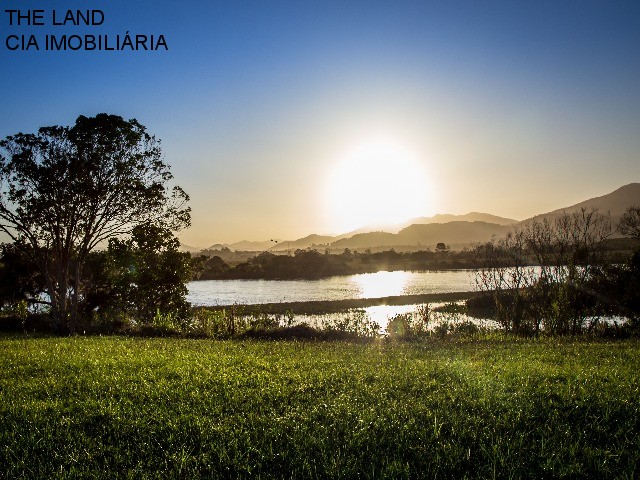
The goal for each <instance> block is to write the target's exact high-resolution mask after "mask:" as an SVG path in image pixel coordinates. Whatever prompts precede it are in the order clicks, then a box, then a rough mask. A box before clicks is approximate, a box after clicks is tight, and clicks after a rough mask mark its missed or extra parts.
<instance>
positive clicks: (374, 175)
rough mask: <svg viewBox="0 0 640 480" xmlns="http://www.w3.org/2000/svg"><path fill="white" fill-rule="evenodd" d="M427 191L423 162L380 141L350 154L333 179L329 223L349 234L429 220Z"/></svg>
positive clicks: (395, 146) (330, 193)
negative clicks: (362, 229) (372, 226)
mask: <svg viewBox="0 0 640 480" xmlns="http://www.w3.org/2000/svg"><path fill="white" fill-rule="evenodd" d="M428 193H429V186H428V182H427V176H426V174H425V172H424V169H423V168H422V166H421V165H420V163H419V161H418V160H417V159H416V158H415V157H414V156H413V155H412V154H411V153H410V152H409V151H407V150H405V149H403V148H401V147H398V146H397V145H395V144H393V143H391V142H386V141H377V142H372V143H367V144H365V145H361V146H359V147H357V148H354V149H353V150H351V151H350V152H348V153H347V154H346V155H345V156H344V157H343V158H342V159H341V160H340V161H339V162H338V163H337V164H336V166H335V167H334V168H333V171H332V172H331V173H330V175H329V182H328V188H327V193H326V200H327V207H328V214H329V219H330V222H331V224H332V225H334V228H335V229H336V230H337V231H340V232H341V233H346V232H348V231H350V230H354V229H356V228H359V227H363V226H370V225H374V226H383V225H393V224H397V223H401V222H403V221H405V220H408V219H410V218H413V217H418V216H422V215H425V214H426V213H427V210H428V207H429V206H428V205H427V203H428V198H429V195H428Z"/></svg>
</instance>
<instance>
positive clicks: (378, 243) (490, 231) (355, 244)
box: [227, 183, 640, 251]
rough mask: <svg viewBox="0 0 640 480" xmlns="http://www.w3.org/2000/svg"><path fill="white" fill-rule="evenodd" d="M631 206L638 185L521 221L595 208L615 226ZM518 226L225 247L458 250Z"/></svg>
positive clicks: (507, 223)
mask: <svg viewBox="0 0 640 480" xmlns="http://www.w3.org/2000/svg"><path fill="white" fill-rule="evenodd" d="M631 205H640V183H630V184H629V185H625V186H623V187H620V188H618V189H617V190H615V191H613V192H611V193H608V194H606V195H602V196H600V197H595V198H591V199H589V200H585V201H583V202H580V203H577V204H575V205H571V206H568V207H564V208H559V209H557V210H553V211H551V212H548V213H543V214H540V215H536V216H535V217H532V218H529V219H526V220H523V222H527V221H531V220H532V219H539V220H540V219H542V218H550V219H553V218H555V217H557V216H558V215H560V214H562V213H563V212H568V213H571V212H575V211H579V210H580V209H581V208H586V209H591V208H597V209H598V210H600V211H601V212H602V213H605V214H610V215H611V219H612V221H613V222H614V224H615V223H617V222H618V220H619V218H620V216H621V215H622V214H623V213H624V212H625V210H626V209H627V208H628V207H629V206H631ZM518 223H520V222H518V221H517V220H514V219H512V218H504V217H499V216H496V215H491V214H489V213H480V212H470V213H467V214H464V215H450V214H438V215H434V216H432V217H419V218H414V219H412V220H409V221H408V222H405V223H404V224H402V225H388V226H368V227H362V228H359V229H357V230H354V231H352V232H348V233H345V234H342V235H336V236H330V235H316V234H313V235H308V236H306V237H304V238H299V239H297V240H291V241H287V240H278V242H277V244H275V243H274V241H264V242H249V241H242V242H236V243H234V244H231V245H227V246H228V247H229V248H231V249H232V250H243V251H264V250H297V249H305V248H309V247H319V248H323V247H325V246H326V247H329V248H331V249H344V248H349V249H352V250H355V249H359V250H362V249H366V248H375V247H385V248H392V247H394V248H402V247H409V246H412V247H416V246H418V247H424V248H431V249H433V248H435V246H436V245H437V244H438V243H441V242H442V243H445V244H447V245H449V246H450V247H451V248H454V249H459V248H463V247H466V246H470V245H472V244H474V243H478V242H486V241H488V240H490V239H491V237H493V236H496V237H501V236H503V235H505V234H506V233H507V232H509V231H510V229H511V226H513V225H516V224H518Z"/></svg>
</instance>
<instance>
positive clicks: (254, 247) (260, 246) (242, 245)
mask: <svg viewBox="0 0 640 480" xmlns="http://www.w3.org/2000/svg"><path fill="white" fill-rule="evenodd" d="M280 241H281V240H277V242H280ZM274 245H275V242H274V241H273V240H265V241H263V242H251V241H248V240H242V241H240V242H235V243H231V244H229V245H226V246H227V247H229V248H230V249H231V250H240V251H244V252H263V251H265V250H269V249H270V248H271V247H273V246H274Z"/></svg>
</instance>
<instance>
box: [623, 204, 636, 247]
mask: <svg viewBox="0 0 640 480" xmlns="http://www.w3.org/2000/svg"><path fill="white" fill-rule="evenodd" d="M618 230H619V231H620V233H622V234H623V235H627V236H628V237H633V238H636V239H638V240H640V207H638V206H632V207H629V208H627V211H626V212H624V213H623V214H622V217H620V222H619V223H618Z"/></svg>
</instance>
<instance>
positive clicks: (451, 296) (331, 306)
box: [194, 291, 480, 315]
mask: <svg viewBox="0 0 640 480" xmlns="http://www.w3.org/2000/svg"><path fill="white" fill-rule="evenodd" d="M479 293H480V292H477V291H467V292H448V293H423V294H418V295H394V296H390V297H379V298H352V299H343V300H310V301H308V302H281V303H255V304H231V305H206V306H205V305H202V306H196V307H194V308H196V309H204V310H211V311H220V310H228V309H233V308H236V309H242V310H243V311H244V313H245V314H251V313H269V314H285V313H287V312H292V313H293V314H296V315H319V314H326V313H336V312H341V311H344V310H349V309H353V308H366V307H373V306H378V305H413V304H423V303H432V302H456V301H459V300H467V299H469V298H473V297H475V296H477V295H478V294H479Z"/></svg>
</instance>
